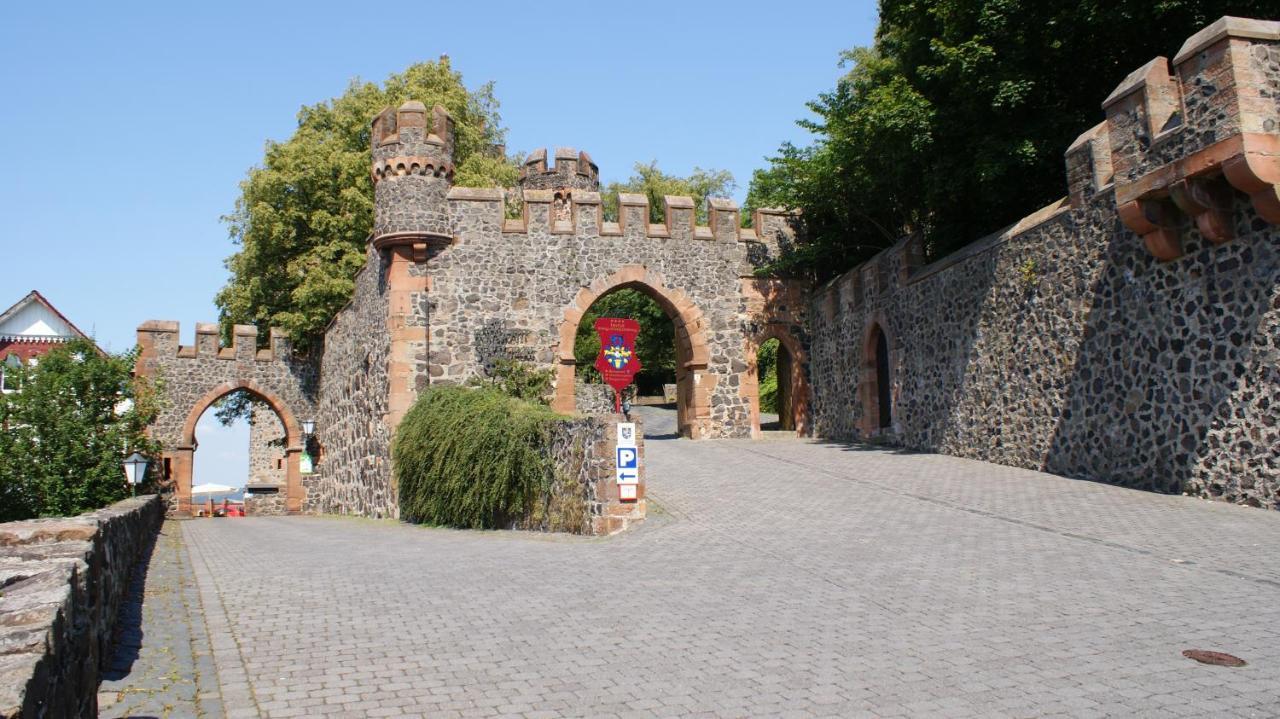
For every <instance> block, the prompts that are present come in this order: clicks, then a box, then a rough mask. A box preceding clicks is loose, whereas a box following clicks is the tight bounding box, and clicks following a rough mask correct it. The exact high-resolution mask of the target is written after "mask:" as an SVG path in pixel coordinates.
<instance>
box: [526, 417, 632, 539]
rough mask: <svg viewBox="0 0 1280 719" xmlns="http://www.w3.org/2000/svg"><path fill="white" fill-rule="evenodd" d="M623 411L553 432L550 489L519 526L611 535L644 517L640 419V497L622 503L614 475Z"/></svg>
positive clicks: (570, 422)
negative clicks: (552, 464) (620, 413)
mask: <svg viewBox="0 0 1280 719" xmlns="http://www.w3.org/2000/svg"><path fill="white" fill-rule="evenodd" d="M620 421H622V418H621V416H620V415H613V414H608V415H595V416H588V417H579V418H575V419H569V420H565V421H563V422H559V423H557V424H556V426H555V428H554V429H553V430H552V437H551V456H552V461H553V462H554V464H555V468H556V479H555V483H554V484H553V485H552V487H551V492H550V493H549V494H548V495H547V496H546V497H544V498H543V501H542V502H540V503H537V505H536V506H535V507H534V510H533V512H531V513H530V515H529V516H528V517H527V518H526V519H525V520H524V521H523V522H521V523H520V525H519V528H520V529H526V530H533V531H544V532H571V533H574V534H595V535H607V534H614V533H615V532H621V531H623V530H625V529H627V528H628V527H630V526H631V525H632V524H634V523H636V522H639V521H641V520H643V519H644V517H645V509H646V502H645V497H644V495H645V491H644V490H645V470H644V431H643V428H642V426H641V424H640V423H639V422H636V436H637V440H636V442H637V444H636V446H637V449H638V450H639V452H640V480H639V481H640V484H639V486H638V487H637V491H636V497H637V499H636V501H634V502H625V503H624V502H622V501H621V499H619V497H618V484H617V482H616V481H615V477H614V467H615V462H616V457H615V450H616V449H617V446H618V443H617V436H618V435H617V425H618V422H620Z"/></svg>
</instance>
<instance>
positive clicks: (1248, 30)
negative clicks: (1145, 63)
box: [1173, 15, 1280, 65]
mask: <svg viewBox="0 0 1280 719" xmlns="http://www.w3.org/2000/svg"><path fill="white" fill-rule="evenodd" d="M1228 37H1239V38H1252V39H1255V40H1273V41H1274V40H1280V22H1277V21H1274V20H1255V19H1253V18H1246V17H1233V16H1231V15H1224V16H1222V17H1220V18H1218V19H1217V20H1215V21H1214V22H1213V23H1212V24H1210V25H1209V26H1207V27H1205V28H1204V29H1202V30H1200V32H1198V33H1196V34H1195V35H1192V36H1191V37H1189V38H1187V41H1186V42H1184V43H1182V48H1181V49H1179V50H1178V54H1177V55H1174V56H1173V64H1175V65H1181V64H1182V63H1184V62H1186V61H1187V60H1189V59H1191V57H1192V56H1193V55H1195V54H1196V53H1198V52H1200V51H1201V50H1204V49H1206V48H1209V47H1211V46H1213V45H1214V44H1215V43H1217V42H1220V41H1222V40H1225V39H1226V38H1228Z"/></svg>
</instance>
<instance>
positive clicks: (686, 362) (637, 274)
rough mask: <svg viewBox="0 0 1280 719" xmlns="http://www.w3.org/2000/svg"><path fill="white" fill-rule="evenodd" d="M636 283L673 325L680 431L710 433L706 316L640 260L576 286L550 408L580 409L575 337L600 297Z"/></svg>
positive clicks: (694, 435) (564, 323)
mask: <svg viewBox="0 0 1280 719" xmlns="http://www.w3.org/2000/svg"><path fill="white" fill-rule="evenodd" d="M623 288H627V289H634V290H637V291H639V292H642V293H644V294H646V295H648V296H649V297H651V298H652V299H653V300H654V301H655V302H657V303H658V305H659V306H660V307H662V309H663V311H665V312H666V313H667V316H668V317H670V318H671V320H672V323H673V324H674V325H675V332H676V337H675V342H676V407H677V422H678V424H679V428H680V434H681V435H683V436H685V437H689V438H691V439H701V438H702V437H705V436H707V434H708V429H709V427H708V425H709V423H710V418H711V401H710V400H711V385H710V383H707V382H704V381H703V377H704V376H705V374H706V371H707V364H708V355H709V353H708V351H707V338H706V321H705V319H704V318H703V316H702V312H701V311H699V310H698V308H697V307H696V306H694V304H693V301H692V300H691V299H690V298H689V296H688V295H687V294H685V292H684V291H682V290H678V289H671V288H669V287H667V286H665V284H664V283H663V282H662V278H660V277H658V276H657V275H656V274H655V273H653V272H650V271H649V270H648V269H647V268H645V267H643V266H640V265H628V266H626V267H623V268H622V269H620V270H618V271H617V272H615V273H613V274H612V275H609V276H608V277H606V278H603V279H599V280H596V281H594V282H592V283H591V284H590V285H589V286H587V287H584V288H582V289H581V290H579V291H578V294H577V296H576V297H575V298H574V299H573V302H571V303H570V304H569V306H568V307H566V308H565V311H564V319H563V320H562V321H561V322H560V332H559V334H560V346H559V350H558V354H557V364H556V394H555V399H554V400H553V402H552V408H553V409H555V410H556V411H557V412H563V413H566V414H567V413H571V412H573V411H575V409H576V404H577V403H576V397H575V387H574V378H575V376H576V374H577V361H576V358H575V357H574V354H573V344H574V337H576V336H577V332H578V326H579V324H581V322H582V316H583V314H584V313H585V312H586V311H587V310H588V309H590V307H591V305H592V304H593V303H595V301H596V300H598V299H600V298H601V297H603V296H605V295H607V294H609V293H610V292H613V291H615V290H619V289H623Z"/></svg>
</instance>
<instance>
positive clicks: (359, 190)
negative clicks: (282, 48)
mask: <svg viewBox="0 0 1280 719" xmlns="http://www.w3.org/2000/svg"><path fill="white" fill-rule="evenodd" d="M410 99H412V100H419V101H421V102H423V103H425V104H426V105H427V107H431V106H432V105H434V104H440V105H443V106H444V107H445V108H447V109H448V110H449V112H450V113H451V114H452V115H453V118H454V120H455V127H456V133H457V135H456V146H455V150H454V164H455V165H456V167H457V170H456V173H455V176H454V180H455V182H456V183H457V184H459V185H468V186H501V187H505V186H510V185H512V184H514V183H515V181H516V177H517V167H516V164H515V162H514V161H512V160H511V159H509V158H507V157H505V156H504V155H503V154H502V152H501V150H500V149H499V148H500V147H501V145H502V141H503V135H504V132H505V131H504V130H503V129H502V126H501V124H500V120H501V118H500V117H499V115H498V101H497V99H496V98H495V97H494V93H493V84H492V83H486V84H484V85H481V86H480V87H478V88H476V89H475V90H468V89H467V87H466V86H465V85H464V84H463V82H462V75H461V74H459V73H457V72H455V71H454V70H453V68H452V67H451V66H450V65H449V61H448V58H441V59H440V61H439V62H424V63H419V64H416V65H413V66H411V67H409V68H408V69H406V70H405V71H404V72H402V73H396V74H392V75H391V76H389V77H388V78H387V79H386V80H385V81H384V82H383V83H382V84H381V85H377V84H374V83H371V82H360V81H353V82H352V83H351V85H350V86H349V87H348V88H347V91H346V92H345V93H343V95H342V96H341V97H338V98H334V99H333V100H330V101H327V102H321V103H318V104H315V105H310V106H307V107H303V108H302V110H301V111H300V112H299V113H298V128H297V130H295V131H294V133H293V136H292V137H290V138H289V139H288V140H286V141H284V142H268V143H267V148H266V155H265V157H264V158H263V164H262V165H261V166H260V167H255V168H253V169H251V170H250V171H249V175H248V177H247V178H245V180H244V181H243V182H242V183H241V184H240V198H239V199H238V200H237V201H236V207H235V211H234V212H232V213H231V214H230V215H228V216H227V217H226V218H224V219H225V220H226V221H227V223H228V224H229V225H230V230H231V237H232V239H233V241H235V242H236V243H237V244H238V245H239V246H240V249H239V250H238V251H237V252H236V253H235V254H233V255H232V256H231V257H229V258H228V259H227V261H226V265H227V269H229V270H230V271H231V278H230V280H229V281H228V282H227V285H226V286H225V287H223V288H222V290H221V291H220V292H219V293H218V295H217V297H216V298H215V302H216V303H217V305H218V308H219V319H220V320H221V322H222V326H223V332H224V333H228V332H229V330H230V326H231V325H232V324H236V323H243V324H256V325H258V326H259V327H263V328H265V327H267V326H275V327H280V328H282V329H284V330H285V331H286V332H288V333H289V336H290V337H291V338H292V339H293V341H294V343H295V346H296V347H298V348H299V349H302V350H305V349H307V348H308V347H309V346H310V344H311V343H312V342H313V341H314V339H315V338H316V337H318V336H319V334H320V333H321V332H323V330H324V327H325V326H326V325H327V324H328V322H329V320H331V319H332V318H333V315H334V314H335V313H336V312H337V311H338V310H339V309H340V308H341V307H342V306H343V305H344V304H345V303H346V302H347V301H348V300H349V299H350V298H351V293H352V291H353V289H354V283H353V279H352V278H353V277H354V275H355V273H356V271H357V270H358V269H359V268H360V267H361V266H363V265H364V262H365V241H366V239H367V238H368V234H369V232H370V230H371V229H372V227H373V184H372V182H371V181H370V178H369V162H370V160H369V124H370V122H371V121H372V119H373V117H374V116H375V115H376V114H377V113H378V112H380V111H381V110H382V109H383V108H385V107H387V106H394V105H399V104H400V103H402V102H404V101H406V100H410ZM259 336H260V337H263V338H265V337H266V336H267V334H266V332H262V333H260V335H259ZM233 414H234V413H233Z"/></svg>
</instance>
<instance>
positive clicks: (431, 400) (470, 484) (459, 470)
mask: <svg viewBox="0 0 1280 719" xmlns="http://www.w3.org/2000/svg"><path fill="white" fill-rule="evenodd" d="M558 419H561V417H560V416H559V415H557V414H556V413H554V412H552V411H551V410H550V409H548V408H547V407H544V406H542V405H539V404H535V403H532V402H526V401H522V400H519V399H515V398H512V397H510V396H508V395H506V394H504V393H502V392H501V391H499V390H497V389H494V388H488V387H485V388H469V387H451V386H440V387H430V388H428V389H427V390H426V391H425V392H423V393H422V394H421V396H419V398H418V401H417V402H416V403H415V404H414V405H413V407H412V408H411V409H410V410H409V412H408V413H407V414H406V415H405V417H404V420H403V421H402V422H401V423H400V427H399V428H398V429H397V430H396V436H395V440H394V441H393V443H392V445H391V461H392V467H393V471H394V472H395V477H396V481H397V483H398V486H399V492H400V516H401V518H402V519H404V520H405V521H407V522H418V523H423V524H436V525H445V526H451V527H466V528H472V529H482V528H505V527H511V526H513V525H514V524H515V523H517V522H519V521H520V520H521V519H522V518H524V517H526V516H527V515H528V514H529V513H530V511H531V509H532V508H533V505H534V502H535V500H537V499H538V498H540V497H545V496H546V495H547V494H548V492H549V491H550V488H551V486H552V483H553V479H554V469H553V466H552V463H551V461H550V458H549V456H548V452H547V451H546V449H547V445H548V437H549V431H550V428H551V426H552V424H553V423H554V422H556V421H557V420H558Z"/></svg>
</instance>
